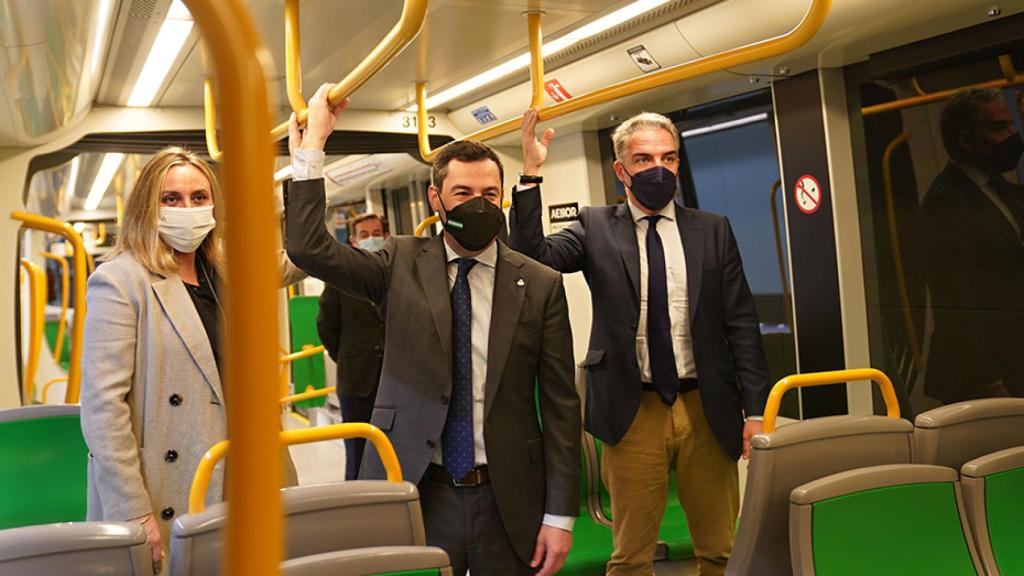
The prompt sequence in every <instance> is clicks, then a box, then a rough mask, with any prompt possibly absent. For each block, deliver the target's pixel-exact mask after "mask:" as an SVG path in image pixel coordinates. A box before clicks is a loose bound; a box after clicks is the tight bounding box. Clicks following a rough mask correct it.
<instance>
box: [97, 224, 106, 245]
mask: <svg viewBox="0 0 1024 576" xmlns="http://www.w3.org/2000/svg"><path fill="white" fill-rule="evenodd" d="M106 242H107V225H106V223H104V222H100V223H99V224H97V225H96V244H97V245H98V246H102V245H104V244H106Z"/></svg>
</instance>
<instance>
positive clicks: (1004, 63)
mask: <svg viewBox="0 0 1024 576" xmlns="http://www.w3.org/2000/svg"><path fill="white" fill-rule="evenodd" d="M999 69H1000V70H1002V71H1003V78H1005V79H1006V81H1007V82H1018V81H1019V80H1020V78H1019V77H1018V76H1017V70H1016V69H1015V68H1014V67H1013V59H1012V58H1010V55H1009V54H1003V55H1002V56H1000V57H999Z"/></svg>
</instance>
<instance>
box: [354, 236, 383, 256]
mask: <svg viewBox="0 0 1024 576" xmlns="http://www.w3.org/2000/svg"><path fill="white" fill-rule="evenodd" d="M359 247H360V248H362V249H363V250H369V251H370V252H376V251H378V250H380V249H381V248H383V247H384V237H383V236H370V237H369V238H363V239H362V240H360V241H359Z"/></svg>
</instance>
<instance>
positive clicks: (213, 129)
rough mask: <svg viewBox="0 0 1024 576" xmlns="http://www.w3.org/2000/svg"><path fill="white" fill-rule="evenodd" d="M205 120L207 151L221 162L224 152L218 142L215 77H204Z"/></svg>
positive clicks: (216, 160)
mask: <svg viewBox="0 0 1024 576" xmlns="http://www.w3.org/2000/svg"><path fill="white" fill-rule="evenodd" d="M203 121H204V124H205V126H206V151H207V152H209V153H210V158H211V159H212V160H213V161H214V162H220V160H221V158H223V157H224V152H223V151H221V149H220V144H219V143H218V142H217V105H216V103H215V100H214V97H213V78H211V77H209V76H207V77H206V78H204V79H203Z"/></svg>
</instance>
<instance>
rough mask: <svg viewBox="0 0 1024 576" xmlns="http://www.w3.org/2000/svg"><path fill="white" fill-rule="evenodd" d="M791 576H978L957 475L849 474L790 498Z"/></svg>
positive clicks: (899, 470) (916, 469) (919, 470)
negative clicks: (940, 575)
mask: <svg viewBox="0 0 1024 576" xmlns="http://www.w3.org/2000/svg"><path fill="white" fill-rule="evenodd" d="M790 503H791V504H790V509H789V527H790V528H789V538H790V541H791V542H792V562H793V574H801V575H805V576H847V575H850V576H853V575H858V576H860V575H863V574H872V575H874V576H897V575H898V576H903V575H906V574H943V575H948V576H957V575H961V574H981V573H982V572H981V571H980V570H981V567H980V565H979V564H978V560H977V556H976V554H975V551H974V545H973V542H972V541H971V536H970V534H969V530H968V528H967V523H966V522H965V521H964V519H965V518H964V508H963V505H962V501H961V498H960V487H959V484H958V483H957V472H956V470H953V469H952V468H946V467H944V466H927V465H923V464H902V465H899V464H897V465H889V466H873V467H870V468H860V469H857V470H848V471H846V472H840V473H838V474H833V475H830V476H826V477H824V478H819V479H818V480H815V481H813V482H809V483H807V484H804V485H802V486H799V487H797V488H796V489H794V490H793V491H792V494H791V495H790Z"/></svg>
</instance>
